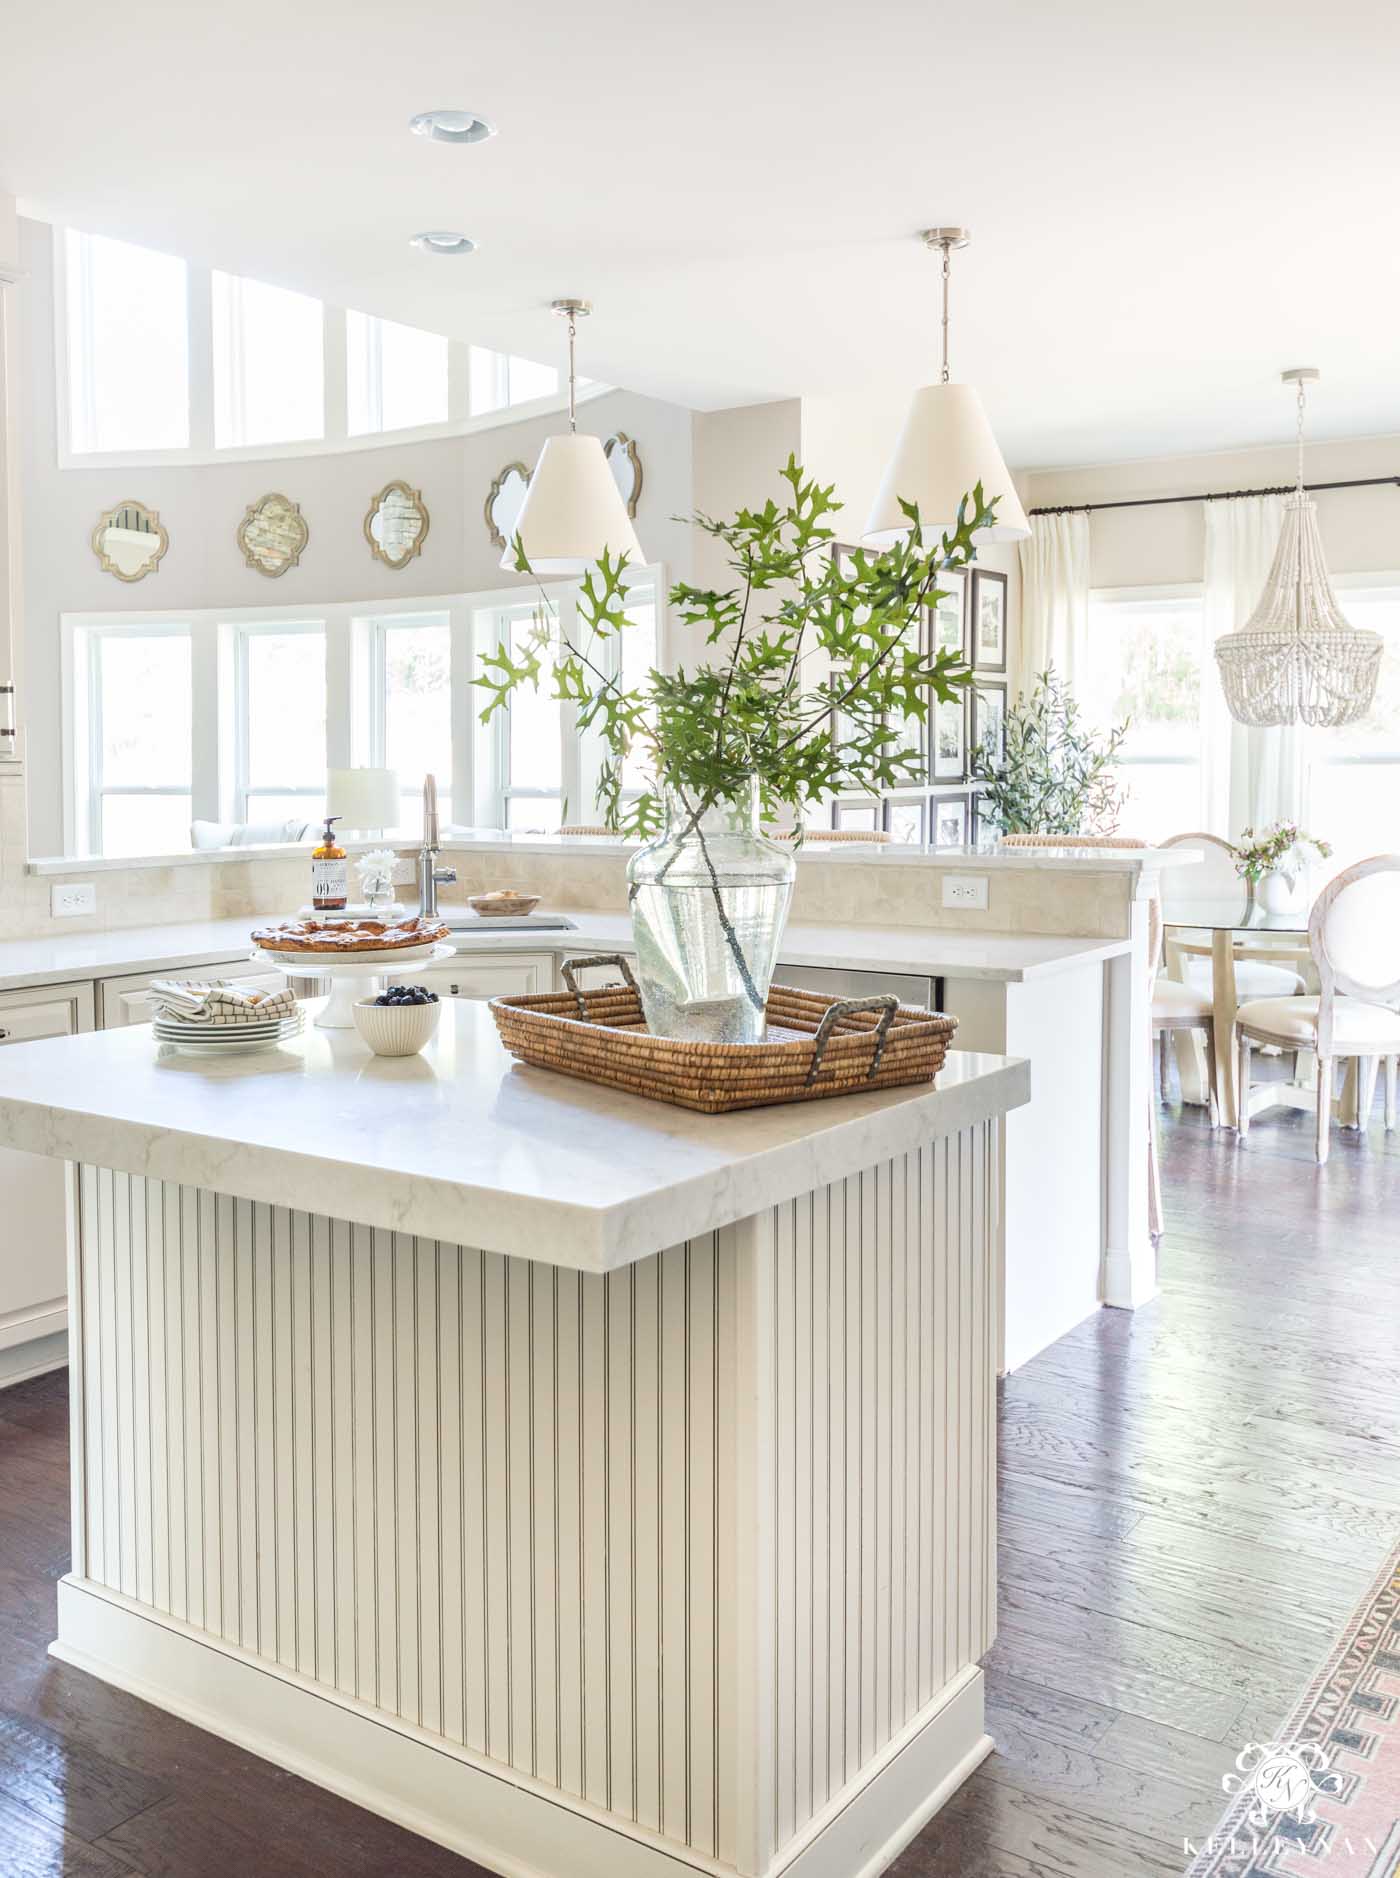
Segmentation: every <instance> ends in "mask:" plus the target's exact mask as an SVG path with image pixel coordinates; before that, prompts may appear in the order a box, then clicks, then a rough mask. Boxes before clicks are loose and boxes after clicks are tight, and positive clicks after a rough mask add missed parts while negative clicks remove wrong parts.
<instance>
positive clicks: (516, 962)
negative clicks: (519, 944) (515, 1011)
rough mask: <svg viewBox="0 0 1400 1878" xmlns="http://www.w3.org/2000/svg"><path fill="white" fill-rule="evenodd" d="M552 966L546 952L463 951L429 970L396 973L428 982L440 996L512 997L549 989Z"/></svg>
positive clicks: (401, 978) (400, 979)
mask: <svg viewBox="0 0 1400 1878" xmlns="http://www.w3.org/2000/svg"><path fill="white" fill-rule="evenodd" d="M550 968H551V959H550V955H549V954H548V953H544V952H538V953H533V954H532V953H524V954H520V955H518V956H516V955H507V954H504V953H496V954H494V955H492V956H491V957H483V956H481V955H480V954H475V955H474V954H472V953H470V952H462V953H459V954H458V956H457V957H456V958H455V959H448V960H447V962H446V963H445V964H442V965H432V966H429V968H428V969H427V970H426V971H421V972H415V971H411V970H405V971H402V972H396V973H394V975H393V977H394V982H397V983H403V984H406V985H426V986H427V987H428V989H429V991H436V993H437V994H438V996H439V997H440V998H509V997H523V996H525V995H527V994H528V993H530V992H535V991H548V990H549V981H550V977H551V969H550Z"/></svg>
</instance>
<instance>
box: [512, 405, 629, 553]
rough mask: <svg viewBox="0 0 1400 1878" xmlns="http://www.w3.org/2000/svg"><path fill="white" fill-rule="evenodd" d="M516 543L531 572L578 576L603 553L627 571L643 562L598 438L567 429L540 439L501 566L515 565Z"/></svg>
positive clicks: (623, 504) (624, 506)
mask: <svg viewBox="0 0 1400 1878" xmlns="http://www.w3.org/2000/svg"><path fill="white" fill-rule="evenodd" d="M517 542H519V543H520V544H521V545H522V546H523V547H524V549H525V556H526V559H527V560H528V561H529V563H530V566H531V567H532V568H533V569H534V570H535V572H536V573H537V574H581V573H583V572H584V570H585V569H586V568H589V567H591V566H592V565H593V564H594V562H595V561H597V560H598V559H599V558H600V556H601V555H602V554H603V553H604V551H606V552H607V553H608V554H609V555H617V554H625V555H626V556H627V558H628V560H629V561H630V562H631V564H632V566H633V567H638V566H640V565H641V564H642V562H643V561H644V560H645V559H646V556H645V555H644V554H643V553H642V546H641V543H640V542H639V541H638V540H637V533H636V530H635V529H634V528H633V526H632V523H631V521H630V520H629V519H628V515H627V505H626V504H625V503H624V502H623V500H622V496H621V493H620V491H619V490H618V486H617V484H616V483H615V482H614V481H613V476H612V471H611V470H610V469H609V468H608V460H607V458H606V457H605V456H604V455H603V445H602V442H601V440H600V439H599V438H597V437H590V436H585V435H583V434H582V433H580V432H577V431H571V432H568V433H566V434H565V435H563V436H559V437H550V438H549V439H548V440H547V441H546V443H545V446H544V449H543V450H542V451H541V452H540V460H539V462H538V463H537V464H536V465H535V473H534V475H533V476H532V477H531V478H530V487H529V489H528V490H527V491H526V494H525V501H524V503H523V504H522V506H521V510H520V515H519V518H518V520H517V521H516V524H515V532H514V534H513V535H512V536H511V539H510V540H509V541H508V542H507V544H506V551H505V553H504V554H503V555H502V556H501V566H502V567H507V568H512V569H513V568H514V567H515V559H516V543H517Z"/></svg>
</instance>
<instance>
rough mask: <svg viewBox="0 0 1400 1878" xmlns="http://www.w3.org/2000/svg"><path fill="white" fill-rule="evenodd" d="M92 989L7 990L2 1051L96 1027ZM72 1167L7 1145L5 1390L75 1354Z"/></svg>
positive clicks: (1, 1010)
mask: <svg viewBox="0 0 1400 1878" xmlns="http://www.w3.org/2000/svg"><path fill="white" fill-rule="evenodd" d="M94 1021H95V1010H94V1001H93V988H92V986H91V985H90V984H76V985H52V986H44V987H42V988H41V989H39V990H28V991H0V1049H4V1048H5V1046H6V1045H7V1044H11V1043H32V1042H34V1041H36V1040H37V1039H38V1038H40V1037H67V1036H71V1035H72V1034H73V1033H74V1032H75V1031H79V1030H91V1029H93V1027H94ZM66 1181H67V1169H66V1168H65V1166H64V1164H63V1162H62V1161H54V1160H50V1159H49V1158H48V1156H47V1155H42V1154H23V1153H20V1152H19V1151H18V1150H16V1149H14V1148H0V1208H2V1209H3V1214H4V1221H5V1227H4V1232H3V1234H0V1386H3V1385H4V1384H5V1383H9V1382H18V1381H19V1380H20V1379H21V1377H24V1376H30V1375H34V1374H36V1373H37V1372H38V1371H39V1370H43V1369H53V1368H55V1367H57V1365H59V1364H60V1363H62V1362H64V1361H65V1359H66V1357H67V1352H68V1342H67V1334H68V1229H67V1203H66V1198H65V1187H66Z"/></svg>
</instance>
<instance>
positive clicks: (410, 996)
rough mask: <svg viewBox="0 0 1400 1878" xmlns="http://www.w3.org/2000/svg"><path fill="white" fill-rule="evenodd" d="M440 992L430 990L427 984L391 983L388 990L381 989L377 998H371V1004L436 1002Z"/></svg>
mask: <svg viewBox="0 0 1400 1878" xmlns="http://www.w3.org/2000/svg"><path fill="white" fill-rule="evenodd" d="M437 1001H438V994H437V993H436V991H429V989H428V987H427V986H426V985H390V987H389V989H388V990H387V991H381V992H380V994H379V996H378V997H377V998H371V999H370V1003H371V1004H391V1005H401V1004H436V1003H437Z"/></svg>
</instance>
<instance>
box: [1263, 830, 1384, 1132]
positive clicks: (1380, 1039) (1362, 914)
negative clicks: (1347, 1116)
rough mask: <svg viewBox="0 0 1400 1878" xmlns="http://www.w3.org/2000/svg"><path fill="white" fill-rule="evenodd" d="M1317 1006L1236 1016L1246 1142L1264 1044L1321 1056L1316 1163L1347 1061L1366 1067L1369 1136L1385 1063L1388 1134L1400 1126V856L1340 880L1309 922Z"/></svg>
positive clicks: (1361, 1109)
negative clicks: (1399, 1088)
mask: <svg viewBox="0 0 1400 1878" xmlns="http://www.w3.org/2000/svg"><path fill="white" fill-rule="evenodd" d="M1308 945H1309V947H1310V949H1311V952H1312V957H1313V960H1314V963H1315V964H1316V966H1317V976H1318V984H1319V987H1320V989H1319V991H1318V994H1317V996H1316V997H1303V998H1256V999H1252V1000H1251V1001H1250V1002H1249V1003H1247V1004H1242V1005H1241V1006H1240V1008H1239V1010H1238V1011H1237V1012H1236V1013H1235V1026H1236V1030H1237V1032H1238V1035H1239V1076H1240V1092H1241V1095H1240V1135H1241V1137H1244V1136H1246V1135H1248V1133H1249V1072H1250V1053H1251V1050H1252V1048H1253V1046H1254V1045H1255V1044H1256V1043H1266V1044H1267V1043H1273V1044H1277V1045H1278V1046H1279V1047H1280V1048H1281V1049H1284V1050H1300V1049H1302V1050H1312V1051H1313V1052H1315V1054H1316V1056H1317V1159H1318V1164H1319V1166H1320V1165H1321V1164H1322V1163H1323V1162H1324V1161H1325V1160H1326V1159H1327V1154H1328V1149H1329V1148H1330V1146H1331V1139H1332V1077H1333V1071H1334V1067H1335V1064H1336V1060H1337V1058H1338V1057H1342V1058H1349V1057H1355V1058H1357V1059H1359V1062H1358V1068H1359V1069H1360V1068H1363V1067H1364V1071H1365V1073H1364V1074H1359V1075H1358V1077H1357V1087H1358V1113H1359V1117H1360V1124H1361V1127H1362V1128H1363V1129H1364V1128H1365V1126H1366V1123H1367V1121H1368V1119H1369V1117H1370V1113H1371V1102H1372V1100H1373V1098H1374V1095H1375V1087H1376V1069H1377V1066H1378V1065H1379V1064H1380V1063H1381V1062H1384V1064H1385V1125H1386V1128H1387V1130H1391V1129H1393V1128H1394V1127H1395V1114H1396V1076H1397V1070H1400V1008H1397V1007H1400V854H1378V855H1375V856H1373V858H1372V859H1371V860H1369V861H1359V862H1358V863H1357V865H1356V866H1355V867H1348V868H1346V869H1345V870H1344V871H1343V872H1342V873H1340V874H1338V875H1337V877H1336V879H1335V880H1334V881H1332V882H1331V883H1330V884H1329V885H1328V886H1327V887H1326V888H1325V889H1324V890H1323V892H1322V893H1321V894H1320V895H1319V896H1318V899H1317V903H1316V904H1315V906H1314V907H1313V910H1312V916H1311V918H1310V919H1309V921H1308Z"/></svg>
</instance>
